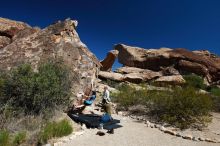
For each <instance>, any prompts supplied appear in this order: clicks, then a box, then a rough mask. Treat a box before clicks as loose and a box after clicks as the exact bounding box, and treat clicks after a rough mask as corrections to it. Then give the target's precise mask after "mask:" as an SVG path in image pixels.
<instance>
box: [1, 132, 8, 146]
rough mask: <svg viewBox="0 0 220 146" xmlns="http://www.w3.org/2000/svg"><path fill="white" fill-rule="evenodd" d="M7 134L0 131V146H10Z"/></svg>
mask: <svg viewBox="0 0 220 146" xmlns="http://www.w3.org/2000/svg"><path fill="white" fill-rule="evenodd" d="M9 138H10V136H9V132H8V131H5V130H1V131H0V146H8V145H10V139H9Z"/></svg>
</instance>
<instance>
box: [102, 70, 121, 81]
mask: <svg viewBox="0 0 220 146" xmlns="http://www.w3.org/2000/svg"><path fill="white" fill-rule="evenodd" d="M99 78H101V79H109V80H113V81H119V82H122V81H124V75H122V74H120V73H115V72H106V71H99Z"/></svg>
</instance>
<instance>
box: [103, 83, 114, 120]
mask: <svg viewBox="0 0 220 146" xmlns="http://www.w3.org/2000/svg"><path fill="white" fill-rule="evenodd" d="M102 104H103V109H104V110H105V112H106V113H107V114H109V115H110V116H111V113H112V111H111V99H110V93H109V90H108V87H107V86H105V87H104V92H103V96H102Z"/></svg>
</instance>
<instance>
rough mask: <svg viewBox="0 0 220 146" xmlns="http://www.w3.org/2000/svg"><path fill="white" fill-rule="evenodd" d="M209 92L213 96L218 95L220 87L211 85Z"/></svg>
mask: <svg viewBox="0 0 220 146" xmlns="http://www.w3.org/2000/svg"><path fill="white" fill-rule="evenodd" d="M210 93H211V94H212V95H214V96H219V97H220V88H218V87H211V89H210Z"/></svg>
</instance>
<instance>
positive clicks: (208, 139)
mask: <svg viewBox="0 0 220 146" xmlns="http://www.w3.org/2000/svg"><path fill="white" fill-rule="evenodd" d="M205 141H207V142H212V143H217V141H216V140H213V139H210V138H206V139H205Z"/></svg>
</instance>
